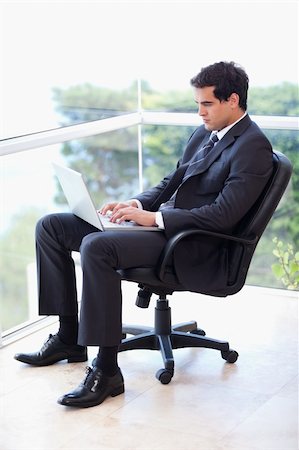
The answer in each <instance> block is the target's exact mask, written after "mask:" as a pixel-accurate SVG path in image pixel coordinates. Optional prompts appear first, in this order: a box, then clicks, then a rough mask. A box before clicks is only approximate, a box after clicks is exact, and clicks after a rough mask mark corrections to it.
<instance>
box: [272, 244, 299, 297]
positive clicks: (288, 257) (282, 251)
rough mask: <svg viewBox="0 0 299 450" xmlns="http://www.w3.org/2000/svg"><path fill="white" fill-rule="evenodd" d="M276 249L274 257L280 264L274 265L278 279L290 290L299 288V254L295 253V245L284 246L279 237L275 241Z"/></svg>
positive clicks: (273, 268)
mask: <svg viewBox="0 0 299 450" xmlns="http://www.w3.org/2000/svg"><path fill="white" fill-rule="evenodd" d="M273 242H274V244H275V249H274V250H273V255H274V256H275V257H276V258H277V259H278V262H277V263H275V264H272V270H273V273H274V275H275V276H276V278H278V279H280V280H281V281H282V283H283V284H284V286H286V287H287V288H288V289H297V288H298V286H299V252H295V250H294V247H293V245H291V244H284V243H283V242H282V241H280V240H279V239H278V238H277V237H275V238H274V239H273Z"/></svg>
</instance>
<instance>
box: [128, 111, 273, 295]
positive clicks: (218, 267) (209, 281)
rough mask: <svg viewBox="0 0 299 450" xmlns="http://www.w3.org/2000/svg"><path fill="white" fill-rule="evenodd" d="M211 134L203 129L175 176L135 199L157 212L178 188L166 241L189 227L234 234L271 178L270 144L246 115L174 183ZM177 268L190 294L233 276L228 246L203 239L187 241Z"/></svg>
mask: <svg viewBox="0 0 299 450" xmlns="http://www.w3.org/2000/svg"><path fill="white" fill-rule="evenodd" d="M209 135H210V132H208V131H206V130H205V128H204V126H201V127H199V128H198V129H197V130H195V132H194V133H193V134H192V136H191V138H190V139H189V141H188V144H187V146H186V149H185V151H184V154H183V157H182V159H181V160H180V161H179V163H178V166H177V169H176V171H174V172H172V173H171V174H169V175H168V176H167V177H165V178H164V179H163V180H162V181H161V182H160V183H159V184H158V185H157V186H155V187H153V188H152V189H149V190H147V191H145V192H143V193H142V194H140V195H138V196H136V197H135V198H137V199H138V200H140V201H141V203H142V205H143V207H144V209H146V210H149V211H156V210H157V209H158V207H159V205H160V204H161V203H162V202H165V201H167V200H168V199H169V198H170V197H171V195H172V194H173V193H174V192H175V190H176V189H177V193H176V198H175V207H174V208H173V209H166V210H165V211H163V212H162V214H163V220H164V224H165V234H166V237H167V238H170V237H172V236H173V235H175V234H176V233H178V232H180V231H182V230H185V229H188V228H202V229H209V230H214V231H220V232H224V233H231V232H233V229H234V227H236V225H237V224H238V222H239V221H240V219H241V218H242V217H243V216H244V215H245V213H246V212H247V211H248V210H249V209H250V207H251V206H252V205H253V203H254V202H255V200H256V199H257V197H258V196H259V194H260V193H261V191H262V189H263V188H264V186H265V184H266V182H267V180H268V178H269V176H270V175H271V172H272V167H273V166H272V147H271V144H270V142H269V141H268V139H267V138H266V136H265V135H264V134H263V133H262V131H261V130H260V128H259V127H258V126H257V125H256V124H255V123H254V122H252V121H251V119H250V118H249V116H248V115H247V116H245V117H244V118H243V119H242V120H241V121H240V122H238V123H237V124H236V125H234V126H233V127H232V128H231V129H230V130H229V131H228V132H227V133H226V135H225V136H224V137H223V138H222V139H221V140H220V141H219V142H218V143H217V145H216V146H215V147H214V148H213V149H212V150H211V151H210V152H209V153H208V155H207V156H206V157H205V158H204V159H203V160H202V161H201V162H199V163H198V164H197V166H196V170H195V173H194V174H193V175H192V176H190V177H189V178H187V179H186V180H184V181H183V173H184V171H183V172H182V174H181V175H180V176H179V177H178V179H177V180H176V181H175V183H173V180H174V179H175V178H174V177H175V176H176V174H177V173H178V172H177V170H178V169H179V168H180V167H181V166H184V165H186V166H187V165H188V162H189V161H190V159H192V157H193V155H194V154H195V153H196V151H197V150H198V148H199V147H201V146H202V145H204V144H205V143H206V142H207V141H208V139H209ZM171 180H172V182H171ZM171 183H172V184H173V185H171ZM167 186H168V188H167ZM169 187H170V189H169ZM174 265H175V269H176V273H177V276H178V278H179V280H180V282H181V283H182V284H183V285H185V286H186V287H187V288H188V290H195V291H200V292H211V291H212V290H214V289H218V288H221V286H223V285H225V284H226V281H227V275H228V267H227V248H226V244H223V242H221V243H220V241H218V240H216V239H210V238H209V239H207V238H202V237H201V238H192V239H187V240H184V241H183V242H182V243H181V244H179V245H178V246H177V249H176V251H175V253H174Z"/></svg>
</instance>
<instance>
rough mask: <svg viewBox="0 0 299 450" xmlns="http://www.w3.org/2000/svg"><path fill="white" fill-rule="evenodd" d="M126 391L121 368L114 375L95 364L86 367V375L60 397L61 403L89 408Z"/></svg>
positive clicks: (59, 401)
mask: <svg viewBox="0 0 299 450" xmlns="http://www.w3.org/2000/svg"><path fill="white" fill-rule="evenodd" d="M124 391H125V388H124V379H123V376H122V373H121V371H120V369H119V370H118V371H117V373H116V374H115V375H114V376H113V377H108V376H107V375H104V374H103V372H102V370H101V369H99V368H98V367H96V366H94V367H93V368H92V369H91V368H90V367H86V377H85V379H84V380H83V381H82V383H80V384H79V386H78V387H77V388H76V389H75V390H74V391H72V392H69V393H68V394H65V395H63V396H62V397H60V398H59V399H58V403H60V405H65V406H77V407H80V408H89V407H90V406H96V405H99V404H100V403H102V402H103V401H104V400H105V399H106V398H107V397H109V396H111V397H116V396H117V395H119V394H122V393H123V392H124Z"/></svg>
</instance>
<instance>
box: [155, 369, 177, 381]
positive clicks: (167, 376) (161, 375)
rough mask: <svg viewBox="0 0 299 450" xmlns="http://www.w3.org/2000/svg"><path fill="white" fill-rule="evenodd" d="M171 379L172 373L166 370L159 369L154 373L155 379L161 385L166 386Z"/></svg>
mask: <svg viewBox="0 0 299 450" xmlns="http://www.w3.org/2000/svg"><path fill="white" fill-rule="evenodd" d="M172 377H173V372H172V371H170V370H167V369H160V370H158V372H157V373H156V378H157V380H159V381H160V382H161V383H162V384H168V383H170V382H171V378H172Z"/></svg>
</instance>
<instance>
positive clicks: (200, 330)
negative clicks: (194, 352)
mask: <svg viewBox="0 0 299 450" xmlns="http://www.w3.org/2000/svg"><path fill="white" fill-rule="evenodd" d="M190 333H191V334H197V335H198V336H205V335H206V332H205V331H204V330H202V329H201V328H197V330H193V331H191V332H190Z"/></svg>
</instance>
